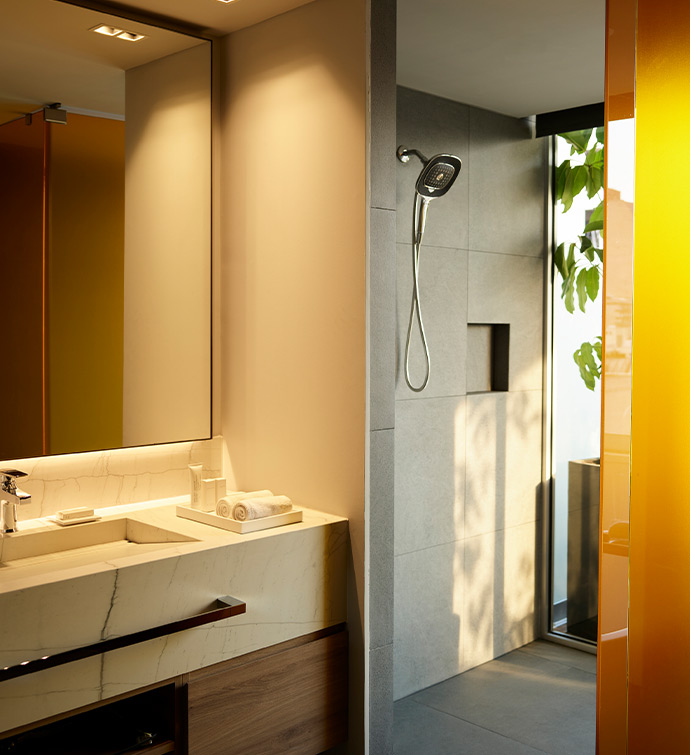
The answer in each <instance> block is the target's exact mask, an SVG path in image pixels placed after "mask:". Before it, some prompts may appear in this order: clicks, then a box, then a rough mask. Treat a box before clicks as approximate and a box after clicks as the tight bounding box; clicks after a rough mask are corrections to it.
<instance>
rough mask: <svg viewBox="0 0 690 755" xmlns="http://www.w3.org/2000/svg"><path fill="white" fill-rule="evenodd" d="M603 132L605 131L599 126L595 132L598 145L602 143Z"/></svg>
mask: <svg viewBox="0 0 690 755" xmlns="http://www.w3.org/2000/svg"><path fill="white" fill-rule="evenodd" d="M605 132H606V129H605V128H604V127H603V126H600V127H599V128H598V129H597V130H596V140H597V141H598V142H599V144H603V143H604V134H605Z"/></svg>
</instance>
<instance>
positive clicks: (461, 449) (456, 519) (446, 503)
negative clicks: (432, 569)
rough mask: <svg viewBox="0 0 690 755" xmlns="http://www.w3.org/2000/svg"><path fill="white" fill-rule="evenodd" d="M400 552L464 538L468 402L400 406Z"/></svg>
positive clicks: (462, 399)
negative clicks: (466, 407)
mask: <svg viewBox="0 0 690 755" xmlns="http://www.w3.org/2000/svg"><path fill="white" fill-rule="evenodd" d="M395 423H396V427H395V552H396V555H397V554H402V553H409V552H411V551H416V550H419V549H420V548H428V547H430V546H434V545H440V544H442V543H449V542H453V541H455V540H460V539H462V538H463V537H464V518H465V517H464V501H465V397H464V396H461V397H457V398H430V399H422V400H418V401H396V418H395Z"/></svg>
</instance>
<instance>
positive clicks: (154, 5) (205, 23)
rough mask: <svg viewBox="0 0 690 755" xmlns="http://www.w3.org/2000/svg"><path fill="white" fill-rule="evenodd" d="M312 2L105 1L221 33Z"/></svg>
mask: <svg viewBox="0 0 690 755" xmlns="http://www.w3.org/2000/svg"><path fill="white" fill-rule="evenodd" d="M69 1H70V0H67V2H69ZM310 2H312V0H233V1H232V2H218V0H120V1H119V2H117V0H114V1H113V2H108V0H105V2H104V4H106V3H107V4H108V5H110V6H120V7H122V8H125V9H126V8H133V9H136V10H139V11H142V12H144V13H148V14H153V15H157V16H160V17H162V18H169V19H175V20H177V21H181V22H183V23H185V24H189V25H190V26H193V27H196V28H197V29H198V30H199V31H202V32H205V33H207V34H210V35H213V36H222V35H224V34H228V33H229V32H231V31H236V30H237V29H243V28H244V27H245V26H252V25H253V24H258V23H259V22H260V21H265V20H266V19H267V18H272V17H273V16H277V15H279V14H280V13H286V12H287V11H289V10H292V9H293V8H297V7H299V6H300V5H306V4H307V3H310Z"/></svg>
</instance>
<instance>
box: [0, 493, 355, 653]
mask: <svg viewBox="0 0 690 755" xmlns="http://www.w3.org/2000/svg"><path fill="white" fill-rule="evenodd" d="M188 504H189V496H177V497H174V498H166V499H161V500H157V501H147V502H146V503H134V504H127V505H120V506H111V507H108V508H103V509H96V510H95V514H96V515H97V516H98V517H99V522H105V521H109V520H116V519H123V518H126V519H129V520H133V521H135V522H142V523H144V524H147V525H150V526H151V527H154V528H157V529H160V530H162V531H163V532H164V533H166V532H172V533H177V534H179V535H181V536H183V537H184V538H189V539H188V540H186V541H181V542H176V541H173V543H174V544H171V543H170V542H166V541H165V538H163V539H162V541H161V542H164V543H165V547H162V548H160V549H158V550H154V549H148V550H147V549H145V548H142V549H140V551H138V550H137V549H136V548H133V549H132V552H127V549H121V550H122V552H121V554H116V555H115V556H114V557H113V556H111V557H106V558H104V559H99V558H94V557H93V556H92V555H91V554H89V553H79V552H77V551H74V550H70V551H67V552H64V553H63V552H57V553H51V554H49V555H44V556H41V557H40V558H29V559H21V560H20V561H13V562H9V563H8V564H4V563H3V562H4V561H5V558H4V551H5V548H4V547H3V546H4V543H5V542H6V538H7V539H12V538H22V537H23V536H24V535H26V534H35V533H39V532H55V533H57V535H58V537H59V536H60V535H62V534H63V533H65V534H66V533H67V531H68V530H69V531H70V534H71V533H72V532H75V531H76V530H77V529H78V528H81V529H83V528H85V527H87V528H88V527H89V526H91V524H90V523H86V524H74V525H69V526H68V527H63V526H61V525H58V524H56V523H55V522H54V521H53V520H52V517H42V518H39V519H31V520H27V521H24V522H20V524H19V530H18V532H17V533H15V534H10V535H5V536H2V535H0V596H2V595H3V594H5V593H8V592H13V591H15V590H25V589H28V588H31V587H35V586H38V585H48V584H51V583H54V582H62V581H64V580H72V579H75V578H77V577H81V576H85V575H88V574H96V573H99V572H112V571H113V570H114V569H115V570H116V569H120V568H124V567H130V566H136V565H137V564H144V563H150V562H152V561H158V560H161V559H169V558H175V557H178V556H181V555H184V554H190V553H198V552H201V551H206V550H209V549H211V548H218V547H225V546H228V545H231V544H233V543H247V542H251V541H253V540H261V539H264V538H274V537H280V536H282V535H284V534H286V533H287V532H294V531H300V530H305V529H310V528H312V527H322V526H324V525H326V524H333V523H335V522H344V521H346V520H345V519H343V518H342V517H338V516H333V515H331V514H326V513H325V512H322V511H316V510H314V509H307V508H302V512H303V520H302V521H301V522H297V523H294V524H290V525H285V526H282V527H273V528H271V529H266V530H262V531H260V532H251V533H245V534H236V533H233V532H229V531H227V530H223V529H220V528H218V527H213V526H210V525H208V524H201V523H199V522H194V521H191V520H189V519H185V518H182V517H178V516H177V514H176V508H177V506H180V505H188ZM95 524H96V523H95ZM80 550H82V549H80ZM1 662H2V657H1V648H0V665H2V663H1Z"/></svg>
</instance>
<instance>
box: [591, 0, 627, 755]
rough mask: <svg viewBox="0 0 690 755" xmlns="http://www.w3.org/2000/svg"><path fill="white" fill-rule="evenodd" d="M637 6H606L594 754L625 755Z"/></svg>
mask: <svg viewBox="0 0 690 755" xmlns="http://www.w3.org/2000/svg"><path fill="white" fill-rule="evenodd" d="M634 87H635V4H634V2H630V0H609V3H608V8H607V49H606V204H605V243H604V253H605V264H604V349H603V360H602V361H603V364H602V438H601V449H602V451H601V462H602V463H601V515H600V522H601V549H600V554H601V555H600V568H599V643H598V669H597V671H598V673H597V752H599V753H600V755H618V753H625V752H626V738H627V736H626V728H627V727H626V718H627V651H628V646H627V643H628V532H629V520H630V403H631V373H632V294H633V280H632V270H633V227H634V226H633V192H634V165H635V136H634V124H635V121H634V117H633V116H634Z"/></svg>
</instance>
